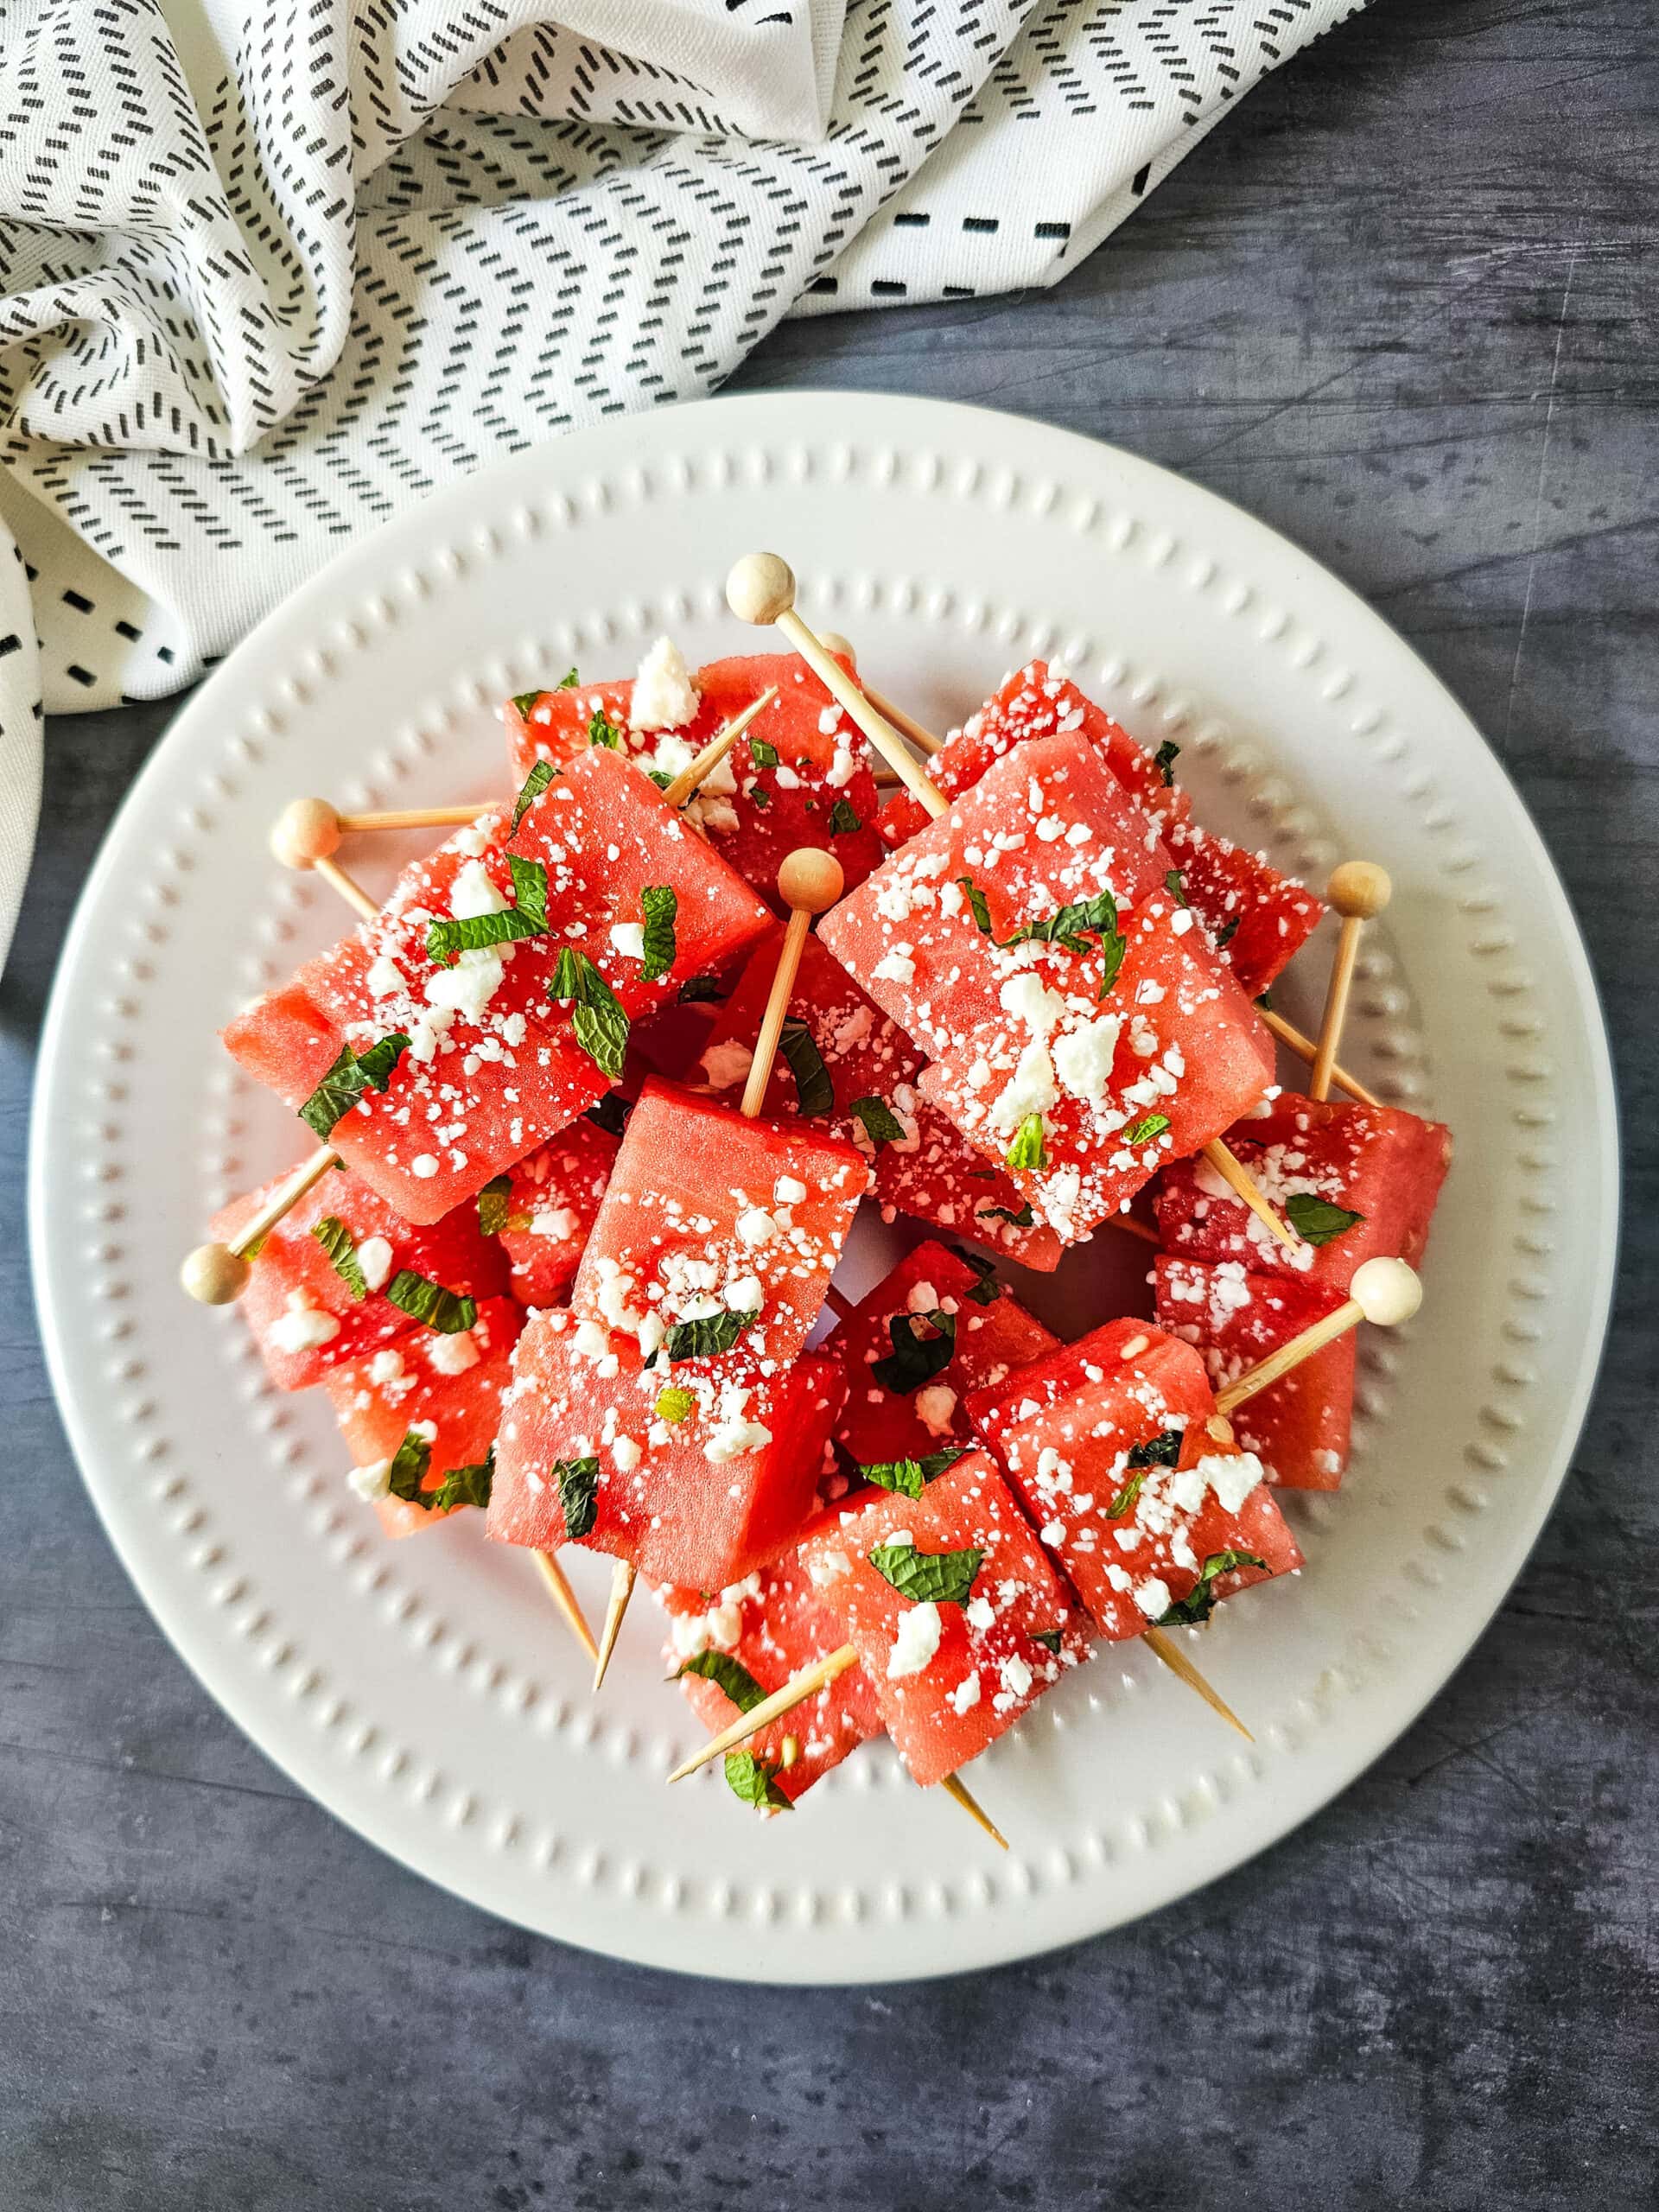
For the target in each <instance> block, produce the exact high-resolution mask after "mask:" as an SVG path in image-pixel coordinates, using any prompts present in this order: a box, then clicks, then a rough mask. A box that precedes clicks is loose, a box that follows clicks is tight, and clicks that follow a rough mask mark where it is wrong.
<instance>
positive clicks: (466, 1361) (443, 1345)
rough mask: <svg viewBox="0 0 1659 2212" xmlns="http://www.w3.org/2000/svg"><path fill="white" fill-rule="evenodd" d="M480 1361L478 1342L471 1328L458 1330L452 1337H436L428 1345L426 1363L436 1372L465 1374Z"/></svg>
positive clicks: (440, 1373) (439, 1373)
mask: <svg viewBox="0 0 1659 2212" xmlns="http://www.w3.org/2000/svg"><path fill="white" fill-rule="evenodd" d="M478 1362H479V1350H478V1344H477V1342H476V1340H475V1339H474V1336H473V1332H472V1331H471V1330H470V1329H461V1330H458V1331H457V1332H455V1334H454V1336H452V1337H434V1338H433V1339H432V1341H431V1343H430V1344H428V1345H427V1347H426V1363H427V1365H428V1366H429V1368H431V1369H432V1370H433V1371H434V1373H435V1374H438V1375H464V1374H465V1373H466V1372H467V1369H468V1368H469V1367H476V1366H477V1365H478Z"/></svg>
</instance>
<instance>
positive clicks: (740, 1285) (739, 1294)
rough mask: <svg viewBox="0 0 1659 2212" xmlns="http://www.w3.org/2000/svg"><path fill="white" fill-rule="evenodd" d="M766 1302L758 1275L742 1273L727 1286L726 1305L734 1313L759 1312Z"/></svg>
mask: <svg viewBox="0 0 1659 2212" xmlns="http://www.w3.org/2000/svg"><path fill="white" fill-rule="evenodd" d="M765 1302H766V1293H765V1291H763V1290H762V1289H761V1287H760V1277H759V1276H758V1275H740V1276H739V1277H738V1279H737V1281H735V1282H728V1284H727V1286H726V1305H727V1309H728V1312H730V1313H759V1312H760V1308H761V1306H763V1305H764V1303H765Z"/></svg>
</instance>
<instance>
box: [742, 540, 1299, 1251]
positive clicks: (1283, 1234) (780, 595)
mask: <svg viewBox="0 0 1659 2212" xmlns="http://www.w3.org/2000/svg"><path fill="white" fill-rule="evenodd" d="M726 604H727V605H728V607H730V608H731V610H732V612H733V613H734V614H735V615H736V616H737V618H738V620H740V621H741V622H754V623H759V624H766V623H771V624H772V626H773V627H774V628H776V629H778V630H780V631H781V632H783V634H784V636H785V638H787V639H789V642H790V643H791V645H793V646H794V648H795V650H796V652H798V653H799V655H800V656H801V658H802V659H803V660H804V662H805V663H806V664H807V665H808V667H809V668H810V669H811V671H812V672H813V674H814V675H815V676H816V677H817V678H818V680H819V682H820V683H823V685H824V686H825V688H826V689H827V690H828V691H829V695H830V696H831V697H832V698H833V699H835V700H836V702H837V703H838V704H839V705H840V706H841V707H842V708H843V709H845V711H846V712H847V713H848V714H849V715H851V716H852V718H853V720H854V721H855V722H856V723H857V724H858V727H859V728H860V729H861V730H862V731H863V733H864V734H865V736H866V737H868V739H869V741H870V743H871V744H872V745H873V746H874V747H875V749H876V751H877V752H878V753H880V755H881V757H882V759H883V760H886V761H887V764H888V766H890V767H892V768H894V769H896V770H897V771H898V773H899V780H900V781H901V782H902V783H903V784H904V785H905V786H906V789H907V790H908V791H910V793H911V796H912V798H914V799H915V800H916V801H917V803H918V804H919V805H920V806H922V807H924V808H925V810H926V811H927V813H928V814H929V815H930V816H931V817H933V818H934V819H936V820H937V819H938V817H939V816H940V815H941V814H945V813H948V812H949V810H950V800H949V799H948V798H946V797H945V795H944V792H943V791H941V790H940V789H939V787H938V785H937V784H935V783H933V782H932V781H931V779H929V778H928V777H927V776H925V775H924V774H923V772H922V770H921V767H920V766H919V764H918V761H917V760H916V757H915V755H914V754H913V753H912V752H911V751H910V749H909V747H907V746H906V744H905V743H904V741H903V740H902V739H901V738H900V737H899V733H898V731H897V730H896V729H895V728H893V724H892V723H891V722H890V721H887V719H886V717H885V716H884V715H881V714H880V712H879V711H878V710H877V709H876V708H875V707H874V705H873V704H872V703H871V702H870V700H869V699H868V697H867V696H865V694H864V693H863V692H861V690H859V688H858V686H857V684H856V683H854V682H853V680H852V678H851V677H849V675H848V674H847V672H846V671H845V670H844V669H843V668H842V666H841V664H840V663H839V662H837V661H836V660H834V659H832V658H831V657H830V655H829V653H827V652H825V651H824V649H823V645H822V643H821V642H820V640H819V639H817V638H816V637H815V636H814V635H813V633H812V632H811V631H810V630H809V629H808V627H807V626H806V624H805V623H804V622H803V621H802V620H801V618H800V616H799V615H798V613H796V612H795V574H794V571H793V569H791V567H790V565H789V563H788V562H787V561H785V560H784V559H783V558H782V556H780V555H779V554H776V553H746V554H745V555H744V556H743V558H742V559H741V561H739V562H738V563H737V564H736V565H735V567H734V569H732V571H731V573H730V575H728V577H727V579H726ZM1204 1156H1205V1159H1206V1160H1209V1162H1210V1164H1211V1166H1212V1167H1213V1168H1214V1169H1215V1170H1216V1173H1217V1174H1218V1175H1220V1176H1222V1177H1223V1178H1224V1179H1225V1181H1226V1182H1227V1183H1228V1185H1230V1188H1231V1189H1233V1190H1234V1191H1236V1192H1237V1193H1238V1195H1239V1197H1240V1198H1243V1201H1244V1203H1245V1205H1248V1206H1249V1209H1250V1211H1251V1212H1252V1213H1254V1214H1256V1215H1257V1216H1259V1217H1260V1218H1261V1219H1262V1221H1263V1222H1265V1223H1266V1224H1267V1225H1268V1228H1269V1229H1270V1230H1272V1232H1273V1234H1274V1236H1276V1237H1277V1238H1278V1240H1279V1242H1280V1243H1281V1244H1294V1243H1297V1242H1298V1241H1299V1240H1298V1238H1297V1236H1296V1232H1295V1230H1294V1229H1292V1228H1291V1227H1290V1226H1289V1225H1288V1224H1287V1223H1285V1222H1283V1221H1281V1219H1280V1217H1279V1216H1278V1215H1277V1214H1276V1213H1275V1212H1274V1210H1273V1208H1272V1207H1271V1206H1270V1205H1268V1202H1267V1200H1266V1198H1263V1197H1262V1193H1261V1192H1260V1191H1259V1190H1258V1189H1257V1188H1256V1186H1255V1182H1254V1181H1253V1180H1252V1179H1251V1177H1250V1175H1249V1173H1248V1172H1247V1170H1246V1169H1245V1167H1244V1166H1243V1163H1242V1162H1241V1161H1240V1160H1236V1159H1235V1158H1234V1156H1233V1154H1231V1153H1230V1151H1229V1150H1228V1148H1227V1147H1226V1146H1225V1145H1224V1143H1223V1142H1222V1141H1221V1139H1220V1138H1219V1137H1213V1138H1211V1141H1210V1142H1209V1143H1208V1144H1207V1145H1205V1147H1204Z"/></svg>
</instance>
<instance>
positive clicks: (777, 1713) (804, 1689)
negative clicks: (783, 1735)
mask: <svg viewBox="0 0 1659 2212" xmlns="http://www.w3.org/2000/svg"><path fill="white" fill-rule="evenodd" d="M857 1664H858V1647H857V1646H856V1644H852V1643H843V1644H842V1646H841V1648H840V1649H839V1650H836V1651H831V1652H829V1653H828V1654H827V1655H826V1656H824V1657H823V1658H822V1659H814V1660H813V1661H811V1662H810V1664H808V1665H807V1666H804V1667H803V1668H802V1669H801V1670H800V1672H799V1674H798V1675H791V1677H790V1679H789V1680H788V1681H786V1682H785V1684H784V1686H783V1688H782V1689H780V1690H773V1692H772V1695H771V1696H770V1697H766V1698H762V1699H761V1700H760V1704H759V1705H756V1706H752V1707H750V1708H749V1710H748V1712H747V1713H739V1715H738V1717H737V1719H735V1720H734V1721H733V1722H732V1723H731V1724H730V1726H728V1727H725V1728H722V1729H721V1732H720V1733H719V1735H717V1736H711V1737H710V1738H709V1741H708V1742H707V1743H706V1744H703V1745H700V1746H699V1748H698V1749H697V1750H696V1751H694V1752H693V1753H692V1754H691V1757H690V1758H689V1759H686V1760H684V1761H683V1763H682V1764H680V1765H679V1766H677V1767H676V1768H675V1770H674V1771H673V1773H672V1774H671V1775H670V1776H669V1777H668V1778H669V1780H670V1781H671V1782H683V1781H684V1780H685V1777H686V1776H687V1775H688V1774H695V1773H696V1770H697V1769H698V1768H699V1767H702V1766H707V1765H708V1764H709V1762H710V1760H712V1759H717V1758H720V1757H721V1754H722V1753H724V1752H726V1751H735V1750H736V1749H737V1746H738V1745H740V1744H743V1743H747V1740H748V1738H750V1737H751V1736H755V1735H759V1733H760V1731H761V1729H763V1728H770V1727H771V1726H772V1722H773V1721H774V1720H781V1719H783V1717H784V1715H785V1713H793V1711H794V1710H795V1708H796V1707H797V1706H798V1705H804V1704H805V1703H806V1700H808V1698H810V1697H816V1696H817V1694H818V1692H819V1691H820V1690H821V1689H823V1688H826V1687H827V1686H828V1685H829V1683H830V1682H833V1681H835V1680H836V1676H837V1675H844V1674H845V1673H846V1671H847V1669H849V1667H855V1666H857Z"/></svg>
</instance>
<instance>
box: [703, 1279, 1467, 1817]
mask: <svg viewBox="0 0 1659 2212" xmlns="http://www.w3.org/2000/svg"><path fill="white" fill-rule="evenodd" d="M1422 1295H1423V1292H1422V1284H1421V1281H1419V1279H1418V1277H1417V1275H1416V1274H1415V1272H1414V1269H1412V1268H1409V1267H1408V1266H1407V1264H1406V1262H1404V1261H1403V1260H1367V1261H1366V1262H1365V1263H1364V1265H1363V1267H1361V1268H1356V1270H1355V1272H1354V1279H1353V1281H1352V1283H1351V1285H1350V1287H1349V1295H1348V1297H1347V1299H1346V1300H1345V1301H1344V1304H1342V1305H1341V1306H1338V1308H1337V1309H1336V1311H1335V1312H1334V1313H1328V1314H1327V1315H1326V1316H1325V1319H1323V1320H1321V1321H1316V1322H1314V1324H1313V1326H1312V1327H1311V1328H1307V1329H1304V1330H1303V1331H1302V1332H1300V1335H1298V1336H1294V1337H1292V1338H1290V1340H1289V1342H1288V1343H1287V1344H1281V1345H1280V1347H1279V1349H1278V1351H1275V1352H1273V1353H1270V1354H1269V1355H1268V1357H1267V1358H1266V1359H1264V1360H1262V1362H1261V1363H1260V1364H1259V1365H1258V1366H1255V1367H1253V1368H1251V1369H1250V1370H1249V1372H1248V1373H1247V1374H1244V1375H1241V1376H1239V1378H1238V1380H1237V1381H1236V1383H1229V1385H1228V1386H1227V1388H1226V1389H1224V1390H1223V1391H1222V1392H1221V1393H1220V1395H1218V1396H1217V1400H1216V1406H1217V1411H1218V1412H1219V1413H1221V1414H1223V1415H1224V1416H1225V1415H1226V1414H1230V1413H1231V1412H1232V1410H1233V1408H1235V1407H1236V1406H1241V1405H1243V1402H1244V1401H1245V1400H1246V1399H1247V1398H1253V1397H1254V1396H1255V1394H1256V1392H1257V1391H1258V1390H1265V1389H1267V1387H1268V1384H1269V1383H1276V1382H1278V1381H1279V1380H1280V1378H1281V1376H1286V1375H1288V1374H1289V1373H1290V1371H1291V1370H1292V1369H1293V1368H1295V1367H1300V1365H1301V1363H1302V1362H1303V1361H1304V1360H1305V1359H1311V1358H1312V1357H1313V1355H1314V1353H1315V1352H1317V1351H1323V1350H1324V1349H1325V1345H1326V1344H1330V1343H1332V1341H1333V1339H1334V1338H1338V1337H1339V1336H1341V1335H1343V1334H1344V1332H1345V1331H1347V1330H1349V1329H1351V1328H1354V1327H1355V1326H1357V1324H1358V1323H1359V1322H1361V1321H1370V1322H1373V1323H1375V1324H1376V1325H1377V1326H1378V1327H1381V1328H1395V1327H1398V1326H1399V1325H1400V1324H1401V1323H1402V1322H1404V1321H1408V1320H1410V1319H1411V1317H1412V1315H1413V1314H1414V1313H1416V1311H1417V1309H1418V1307H1419V1306H1421V1303H1422ZM1142 1640H1143V1641H1144V1642H1145V1643H1147V1645H1148V1646H1149V1647H1150V1648H1151V1649H1152V1650H1153V1651H1154V1653H1155V1654H1156V1656H1158V1657H1159V1658H1160V1659H1161V1660H1162V1661H1163V1662H1164V1664H1165V1665H1166V1667H1168V1668H1169V1669H1171V1670H1172V1671H1173V1673H1175V1674H1177V1675H1179V1676H1180V1678H1181V1680H1182V1681H1184V1682H1186V1683H1188V1684H1189V1685H1190V1687H1191V1688H1193V1689H1195V1690H1196V1691H1197V1692H1198V1695H1199V1696H1200V1697H1201V1698H1203V1699H1204V1700H1205V1704H1206V1705H1209V1706H1211V1707H1213V1709H1214V1710H1215V1711H1216V1712H1217V1713H1219V1714H1220V1715H1221V1717H1222V1719H1224V1720H1225V1721H1227V1722H1228V1724H1229V1725H1230V1726H1232V1727H1234V1728H1236V1729H1237V1730H1238V1732H1239V1733H1240V1735H1242V1736H1243V1737H1245V1738H1249V1740H1252V1741H1253V1740H1254V1738H1250V1737H1249V1729H1247V1728H1246V1727H1245V1726H1244V1725H1243V1722H1242V1721H1241V1720H1240V1719H1239V1718H1238V1716H1237V1714H1236V1713H1234V1712H1232V1710H1231V1709H1230V1707H1228V1706H1227V1705H1226V1704H1224V1702H1223V1700H1221V1698H1220V1697H1219V1696H1218V1695H1217V1693H1216V1692H1215V1691H1214V1690H1213V1689H1212V1688H1211V1686H1210V1684H1209V1683H1208V1682H1207V1681H1205V1678H1204V1676H1203V1675H1201V1674H1200V1673H1199V1672H1198V1669H1197V1668H1196V1667H1194V1666H1193V1664H1192V1661H1191V1660H1190V1659H1188V1658H1187V1656H1186V1655H1185V1652H1183V1651H1182V1650H1181V1649H1180V1647H1179V1644H1177V1643H1174V1642H1173V1640H1172V1639H1171V1638H1170V1637H1167V1636H1166V1634H1165V1633H1164V1631H1163V1630H1161V1629H1159V1628H1155V1627H1154V1628H1150V1629H1147V1630H1146V1632H1145V1635H1144V1637H1143V1639H1142ZM857 1658H858V1652H857V1649H856V1648H855V1646H854V1645H852V1644H850V1643H843V1644H842V1645H841V1647H840V1648H839V1649H837V1650H835V1651H831V1652H829V1654H828V1655H827V1656H825V1657H823V1658H822V1659H815V1660H814V1661H813V1662H812V1663H811V1664H810V1666H808V1667H804V1668H803V1669H801V1671H800V1673H799V1674H798V1675H794V1676H793V1677H792V1678H791V1680H790V1681H787V1682H785V1684H784V1686H783V1688H781V1689H777V1690H774V1691H773V1692H772V1695H771V1696H770V1697H768V1698H766V1699H764V1700H762V1701H761V1703H760V1704H759V1705H757V1706H755V1707H753V1709H752V1710H751V1711H749V1712H747V1713H742V1714H741V1715H740V1716H739V1718H738V1719H735V1720H734V1721H733V1722H732V1723H731V1725H730V1726H729V1727H726V1728H722V1729H721V1732H720V1733H719V1735H717V1736H715V1737H713V1738H710V1740H709V1742H708V1743H707V1744H705V1745H702V1748H701V1749H700V1750H699V1751H696V1753H695V1754H694V1755H693V1756H692V1757H691V1758H689V1759H687V1760H686V1761H685V1762H684V1763H683V1765H680V1766H677V1768H676V1769H675V1770H674V1771H673V1773H672V1774H671V1775H670V1777H668V1778H669V1780H670V1781H671V1782H679V1781H682V1780H683V1778H684V1777H685V1776H687V1775H688V1774H695V1773H696V1770H697V1769H698V1768H699V1767H701V1766H707V1764H709V1760H710V1759H715V1758H719V1757H720V1755H721V1752H722V1751H734V1750H735V1749H736V1747H737V1746H738V1745H740V1744H741V1743H743V1742H744V1741H745V1740H746V1739H747V1738H748V1737H750V1736H753V1735H754V1734H755V1733H756V1732H757V1731H758V1730H760V1729H762V1728H767V1727H770V1726H771V1725H772V1722H773V1721H774V1720H781V1719H783V1717H784V1715H785V1713H792V1712H793V1711H794V1709H795V1707H797V1706H798V1705H800V1704H803V1703H804V1701H805V1700H806V1699H808V1698H809V1697H814V1696H816V1695H817V1693H818V1691H819V1690H821V1689H822V1688H823V1686H824V1684H825V1683H826V1682H832V1681H835V1679H836V1675H841V1674H844V1673H845V1671H846V1669H848V1668H849V1667H850V1666H852V1665H854V1664H855V1662H856V1660H857Z"/></svg>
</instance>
